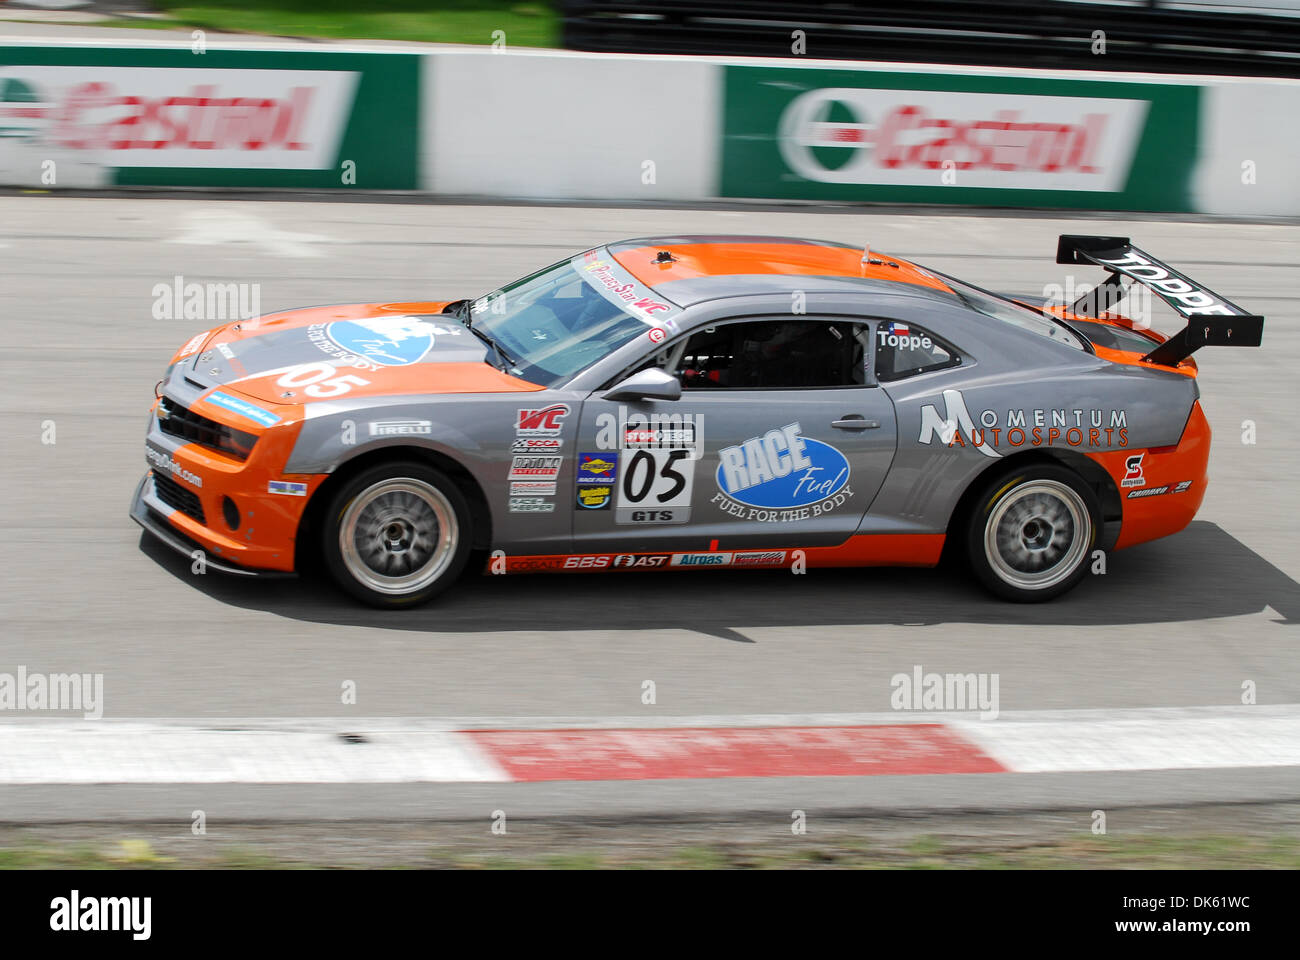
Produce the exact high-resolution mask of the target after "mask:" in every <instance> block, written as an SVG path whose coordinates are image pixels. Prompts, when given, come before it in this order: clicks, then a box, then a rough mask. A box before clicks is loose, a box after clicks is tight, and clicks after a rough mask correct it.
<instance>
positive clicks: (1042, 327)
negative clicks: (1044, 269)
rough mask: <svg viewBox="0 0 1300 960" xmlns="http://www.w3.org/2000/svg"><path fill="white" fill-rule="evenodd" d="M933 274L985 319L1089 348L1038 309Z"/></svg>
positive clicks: (1059, 323) (956, 280)
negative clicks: (990, 318) (940, 278)
mask: <svg viewBox="0 0 1300 960" xmlns="http://www.w3.org/2000/svg"><path fill="white" fill-rule="evenodd" d="M927 269H929V268H927ZM930 272H931V273H933V274H934V275H935V276H937V277H942V278H943V282H944V283H946V284H948V286H949V287H951V288H952V292H953V293H955V294H957V297H958V299H959V300H961V301H962V302H963V303H965V304H966V306H968V307H970V308H971V309H972V310H975V311H978V312H979V313H982V314H984V315H985V316H986V317H992V318H993V319H994V320H1001V321H1002V322H1003V323H1009V324H1011V325H1012V326H1015V327H1019V328H1020V329H1022V330H1028V331H1029V332H1030V333H1036V334H1038V335H1039V336H1040V337H1047V338H1048V339H1049V340H1055V341H1056V342H1057V343H1064V344H1066V345H1067V346H1071V347H1074V348H1075V349H1076V350H1087V349H1088V348H1087V346H1085V345H1084V342H1083V341H1082V340H1080V339H1079V338H1078V337H1077V336H1075V335H1074V334H1073V333H1071V332H1070V328H1069V327H1067V326H1066V325H1065V324H1064V323H1062V322H1061V321H1059V320H1054V319H1052V318H1051V317H1047V316H1044V315H1043V314H1042V313H1039V312H1038V311H1037V310H1034V309H1032V308H1031V307H1026V306H1025V305H1024V304H1021V303H1016V302H1015V301H1014V300H1009V299H1007V298H1006V297H1000V296H998V295H997V294H995V293H989V292H988V291H987V290H981V289H980V288H979V287H975V286H971V285H970V284H969V283H965V282H963V281H961V280H958V279H957V278H956V277H950V276H948V275H947V274H944V273H940V272H939V271H937V270H930Z"/></svg>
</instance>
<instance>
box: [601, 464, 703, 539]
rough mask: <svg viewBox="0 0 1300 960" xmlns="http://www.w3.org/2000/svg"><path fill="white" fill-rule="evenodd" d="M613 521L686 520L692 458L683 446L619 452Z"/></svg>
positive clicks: (689, 505)
mask: <svg viewBox="0 0 1300 960" xmlns="http://www.w3.org/2000/svg"><path fill="white" fill-rule="evenodd" d="M623 457H624V460H623V463H622V466H621V472H622V476H621V477H620V478H619V483H618V502H617V507H616V509H615V511H614V520H615V522H616V523H687V522H689V521H690V519H691V491H692V489H693V487H694V485H695V461H694V460H692V459H691V452H690V451H689V450H686V449H683V448H680V447H678V448H667V449H665V448H655V449H641V450H632V451H627V452H625V453H624V454H623Z"/></svg>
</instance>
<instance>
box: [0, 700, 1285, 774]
mask: <svg viewBox="0 0 1300 960" xmlns="http://www.w3.org/2000/svg"><path fill="white" fill-rule="evenodd" d="M1292 766H1300V704H1287V705H1282V706H1249V707H1245V706H1243V707H1232V706H1228V707H1189V708H1153V709H1146V710H1059V711H1022V712H1016V711H1010V712H1004V713H1002V714H1001V715H1000V716H999V717H998V718H997V719H996V720H980V719H979V717H978V714H974V713H929V714H927V713H919V712H913V713H887V714H823V715H805V716H788V715H786V716H731V717H674V718H661V719H658V720H648V719H647V718H645V717H638V718H632V717H627V718H609V719H603V720H591V719H589V718H588V719H556V718H548V719H545V720H542V719H537V718H530V719H524V718H501V719H495V720H486V719H482V718H475V719H472V720H469V719H464V720H454V719H444V720H416V719H389V718H366V719H355V720H346V719H335V718H328V719H326V718H315V719H310V720H283V719H256V720H171V721H155V720H98V721H85V720H55V719H30V718H23V719H21V720H19V719H17V718H13V717H5V718H0V785H22V784H90V783H357V784H361V783H410V782H432V783H502V782H539V781H555V780H668V779H688V778H689V779H696V778H701V779H704V778H719V777H844V776H873V775H889V776H900V775H918V774H956V773H1065V772H1072V771H1103V770H1176V769H1207V768H1222V767H1292Z"/></svg>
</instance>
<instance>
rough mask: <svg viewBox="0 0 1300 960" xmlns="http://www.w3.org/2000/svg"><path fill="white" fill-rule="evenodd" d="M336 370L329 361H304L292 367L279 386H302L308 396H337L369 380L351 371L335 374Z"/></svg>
mask: <svg viewBox="0 0 1300 960" xmlns="http://www.w3.org/2000/svg"><path fill="white" fill-rule="evenodd" d="M337 373H338V371H337V370H336V369H335V368H334V365H333V364H330V363H304V364H303V365H302V366H299V367H294V368H293V369H292V370H290V371H289V372H288V373H286V374H285V375H284V376H282V377H281V378H280V379H279V380H277V381H275V382H276V385H277V386H280V387H303V388H305V389H304V392H305V393H306V394H307V396H309V397H337V396H340V395H342V394H345V393H347V392H348V391H349V390H351V389H352V388H353V387H367V386H369V385H370V381H369V380H363V379H361V378H360V377H358V376H355V375H353V374H351V373H344V374H341V375H339V376H335V374H337Z"/></svg>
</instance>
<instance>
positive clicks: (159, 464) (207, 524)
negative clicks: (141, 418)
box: [131, 376, 326, 575]
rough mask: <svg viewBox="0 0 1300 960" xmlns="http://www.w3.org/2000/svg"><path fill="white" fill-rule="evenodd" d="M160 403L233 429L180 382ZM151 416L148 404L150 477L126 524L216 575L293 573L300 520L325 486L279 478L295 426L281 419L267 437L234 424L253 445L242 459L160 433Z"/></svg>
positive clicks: (307, 478)
mask: <svg viewBox="0 0 1300 960" xmlns="http://www.w3.org/2000/svg"><path fill="white" fill-rule="evenodd" d="M163 395H165V396H166V397H167V398H168V400H169V401H171V403H172V404H173V410H174V409H175V407H176V405H179V407H180V408H182V409H183V410H185V411H188V412H194V413H197V414H198V416H200V417H202V418H205V419H206V420H207V421H209V422H211V423H216V424H219V425H224V424H232V425H233V424H234V423H235V418H236V415H234V414H229V413H228V411H227V410H226V409H225V408H224V407H220V406H217V405H215V404H208V403H204V402H203V398H204V396H205V394H204V391H202V390H199V389H196V388H195V386H194V385H193V384H190V383H189V382H188V381H185V380H183V379H179V380H178V378H176V377H175V376H173V377H170V378H169V380H168V382H167V384H166V386H165V387H164V389H163ZM196 405H197V407H196ZM157 409H158V404H157V402H155V403H154V405H153V407H152V408H151V411H150V417H149V426H148V430H147V432H146V434H145V438H144V441H145V451H144V452H145V461H146V467H148V468H149V474H148V475H146V477H145V480H144V482H143V483H142V484H141V486H140V489H139V490H138V491H137V494H136V500H137V501H138V503H139V508H137V505H136V503H133V504H132V510H131V515H132V517H133V518H134V519H135V520H136V521H137V522H139V523H140V524H141V526H144V527H145V529H147V530H149V531H150V532H152V533H154V534H155V535H157V536H159V538H160V539H161V540H163V541H164V542H166V543H168V545H169V546H172V548H173V549H177V550H181V549H182V547H183V552H185V553H186V554H190V553H192V552H193V551H194V550H202V551H203V553H204V560H205V562H206V563H207V564H209V565H211V566H213V567H214V568H216V569H221V570H224V571H226V572H240V573H243V574H245V575H250V574H253V573H262V572H273V573H292V572H293V571H294V569H295V562H296V556H295V553H296V550H297V546H298V544H297V538H298V533H299V529H300V527H301V521H302V517H303V514H304V513H305V511H306V507H307V503H308V501H309V500H310V499H311V497H312V495H314V494H315V492H316V490H317V489H319V487H320V485H321V483H323V482H324V481H325V479H326V476H325V475H324V474H320V475H304V476H299V475H288V474H285V473H284V472H283V470H284V466H285V464H286V463H287V462H288V460H289V458H290V456H291V454H292V451H293V447H294V444H295V441H296V439H297V436H298V433H299V430H300V428H301V421H298V420H296V419H292V418H288V417H285V418H284V419H283V421H282V422H281V423H280V424H279V425H277V426H275V427H273V428H271V429H266V428H264V427H263V428H259V427H258V426H257V425H256V424H254V423H252V421H251V420H250V421H249V422H248V423H242V422H241V423H239V426H238V428H239V429H240V430H242V431H245V432H246V433H251V434H252V435H253V436H254V437H255V438H256V439H255V442H254V444H253V445H252V449H251V451H249V452H248V453H247V455H246V456H242V457H241V456H240V455H238V454H236V453H232V452H228V451H225V450H221V449H217V448H216V447H214V446H213V445H210V444H208V443H206V442H200V439H201V435H194V434H191V433H190V432H189V431H188V430H186V431H183V433H184V435H182V436H178V435H177V433H176V431H174V430H172V431H166V430H164V429H163V428H162V424H161V423H160V421H159V420H158V418H157V415H156V414H157ZM172 416H176V414H175V413H173V414H172ZM282 416H283V414H282ZM169 419H170V418H169ZM191 436H194V439H190V437H191ZM141 511H143V512H141ZM145 521H148V522H147V523H146V522H145ZM159 531H162V532H161V533H160V532H159ZM177 543H179V544H181V546H180V547H178V546H177V545H176V544H177Z"/></svg>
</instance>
